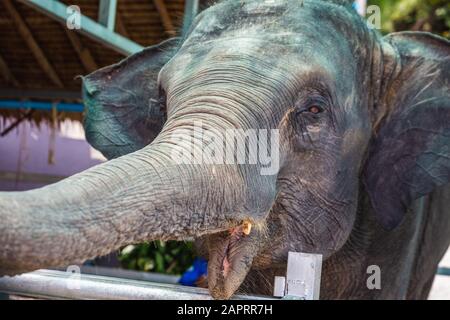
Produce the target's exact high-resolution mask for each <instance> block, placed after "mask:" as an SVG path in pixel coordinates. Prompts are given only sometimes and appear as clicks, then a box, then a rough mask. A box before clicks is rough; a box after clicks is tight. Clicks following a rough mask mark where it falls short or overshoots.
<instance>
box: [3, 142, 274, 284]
mask: <svg viewBox="0 0 450 320" xmlns="http://www.w3.org/2000/svg"><path fill="white" fill-rule="evenodd" d="M173 149H174V146H173V145H172V144H170V143H168V142H165V141H162V140H159V142H156V141H155V142H154V143H153V144H151V145H149V146H147V147H145V148H144V149H141V150H139V151H137V152H135V153H132V154H129V155H126V156H123V157H120V158H117V159H114V160H111V161H109V162H106V163H104V164H101V165H99V166H96V167H94V168H91V169H89V170H87V171H85V172H82V173H80V174H77V175H74V176H72V177H70V178H67V179H65V180H63V181H61V182H59V183H56V184H53V185H50V186H47V187H44V188H41V189H36V190H31V191H26V192H2V193H0V246H1V248H2V249H1V250H0V275H2V274H3V275H5V274H8V275H12V274H17V273H22V272H27V271H31V270H35V269H39V268H50V267H61V266H67V265H70V264H78V263H82V262H83V261H85V260H87V259H90V258H93V257H96V256H99V255H104V254H107V253H109V252H111V251H113V250H116V249H119V248H120V247H121V246H124V245H127V244H131V243H138V242H143V241H150V240H155V239H162V240H182V239H188V238H192V237H198V236H202V235H206V234H210V233H216V232H220V231H224V230H227V229H229V228H232V227H235V226H236V225H237V224H239V223H240V222H241V221H242V220H243V219H246V218H248V217H249V216H253V217H255V216H258V215H259V216H261V215H262V214H265V212H266V211H267V210H268V208H269V207H270V202H269V203H267V204H261V203H260V202H258V201H256V199H255V198H254V196H253V195H254V194H255V195H256V194H257V192H256V193H255V190H252V191H251V192H249V189H248V188H249V183H250V184H252V185H253V186H257V185H258V184H257V183H256V184H255V183H251V182H249V180H248V179H247V178H246V175H245V174H244V173H243V172H242V171H241V170H240V168H239V166H231V165H230V166H227V165H223V166H205V165H189V164H178V163H176V161H174V160H173V157H172V156H171V152H172V151H173Z"/></svg>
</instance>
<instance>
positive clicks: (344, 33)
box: [0, 0, 450, 299]
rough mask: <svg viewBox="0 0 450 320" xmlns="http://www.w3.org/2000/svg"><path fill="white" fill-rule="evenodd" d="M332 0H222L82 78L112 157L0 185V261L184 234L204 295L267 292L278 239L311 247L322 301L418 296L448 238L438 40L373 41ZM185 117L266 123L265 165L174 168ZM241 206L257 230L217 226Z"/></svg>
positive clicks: (93, 119) (283, 244)
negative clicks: (204, 281)
mask: <svg viewBox="0 0 450 320" xmlns="http://www.w3.org/2000/svg"><path fill="white" fill-rule="evenodd" d="M349 2H350V1H349ZM344 3H346V1H320V0H309V1H308V0H305V1H304V2H303V5H301V1H298V0H292V1H287V0H286V1H282V0H278V1H272V2H267V3H265V2H264V1H250V0H248V1H234V0H233V1H223V2H221V3H219V4H217V5H214V6H213V7H210V8H209V9H207V10H205V11H204V12H203V13H201V14H200V15H199V17H198V18H197V19H196V21H195V23H194V25H193V26H192V28H191V30H190V32H189V33H188V35H187V36H186V37H185V38H184V39H172V40H169V41H166V42H165V43H163V44H161V45H160V46H158V47H151V48H148V49H146V50H145V51H144V52H142V53H138V54H136V55H134V56H132V57H130V58H128V59H126V60H124V61H122V62H121V63H119V64H117V65H114V66H111V67H107V68H104V69H101V70H99V71H97V72H95V73H93V74H91V75H89V76H87V77H85V78H84V90H85V101H86V105H87V108H88V110H87V114H86V121H85V128H86V133H87V138H88V140H89V141H90V143H91V144H92V145H93V146H94V147H96V148H97V149H99V150H101V151H102V152H103V153H104V154H105V155H106V156H107V157H109V158H115V159H114V160H111V161H109V162H107V163H106V164H102V165H100V166H97V167H95V168H92V169H90V170H87V171H86V172H83V173H81V174H78V175H75V176H73V177H70V178H68V179H66V180H64V181H62V182H60V183H57V184H54V185H51V186H48V187H45V188H43V189H39V190H35V191H28V192H23V193H0V218H1V219H0V245H1V248H2V250H1V251H0V273H1V274H17V273H21V272H25V271H29V270H34V269H37V268H43V267H56V266H64V265H69V264H73V263H80V262H82V261H84V260H86V259H88V258H92V257H95V256H98V255H102V254H106V253H108V252H111V251H112V250H116V249H118V248H119V247H121V246H123V245H126V244H130V243H137V242H142V241H149V240H154V239H163V240H169V239H174V240H183V239H189V238H192V237H194V238H197V239H198V241H197V244H198V247H199V250H200V252H201V253H202V254H204V255H205V256H208V258H209V274H208V283H209V288H210V291H211V294H212V295H213V296H214V297H215V298H229V297H230V296H231V295H232V294H233V293H234V292H235V291H236V290H238V288H240V290H241V291H243V292H252V293H261V294H270V293H271V287H272V281H273V276H274V275H276V274H282V273H283V272H284V270H285V265H286V258H287V253H288V251H290V250H291V251H302V252H314V253H322V254H323V255H324V258H325V259H326V260H325V263H324V270H323V277H322V289H321V298H324V299H346V298H350V299H355V298H364V299H367V298H369V299H371V298H378V299H381V298H384V299H386V298H389V299H420V298H426V296H427V294H428V291H429V289H430V286H431V283H432V280H433V277H434V273H435V271H436V267H437V264H438V261H439V260H440V258H441V256H442V255H443V253H444V252H445V250H446V248H447V247H448V245H449V241H450V212H449V209H448V203H449V201H450V186H449V185H448V182H449V179H450V168H449V166H450V160H449V159H450V99H449V96H450V94H449V78H450V75H449V70H450V60H449V56H450V46H449V42H448V41H447V40H445V39H442V38H439V37H436V36H433V35H431V34H426V33H409V32H405V33H396V34H392V35H389V36H387V37H384V38H381V36H379V34H378V33H377V32H375V31H372V30H369V29H368V28H367V26H366V24H365V23H364V22H363V21H362V20H361V19H360V18H359V17H358V16H357V14H356V13H355V12H354V11H353V10H352V9H351V8H349V6H348V5H344ZM314 106H316V107H318V108H319V110H320V112H319V113H315V112H314V109H315V108H311V107H314ZM316 111H317V110H316ZM196 120H202V121H203V125H204V127H205V128H206V129H208V128H214V129H217V130H220V131H222V130H225V129H229V128H241V129H279V130H280V170H279V172H277V174H275V175H272V176H262V175H260V173H259V172H260V171H259V169H260V165H178V164H177V163H176V162H175V161H174V160H173V159H172V157H171V154H172V153H173V150H175V149H176V150H183V149H186V148H187V147H188V146H187V145H186V144H185V143H183V142H179V143H176V142H174V141H173V140H171V133H173V132H174V130H176V129H179V128H184V129H187V132H186V135H190V134H191V133H189V132H191V131H192V126H193V122H194V121H196ZM196 145H197V147H199V148H200V145H198V143H197V142H196ZM244 219H249V220H251V221H253V222H254V224H255V225H258V227H254V228H253V230H252V232H251V234H250V235H249V236H244V235H243V234H242V231H241V230H240V229H239V228H237V229H235V230H237V231H236V232H235V234H234V235H230V234H229V232H228V231H227V230H229V229H230V228H233V227H236V226H238V225H240V224H241V222H242V220H244ZM225 257H226V258H227V260H228V261H229V262H230V264H231V271H229V272H228V273H227V274H226V275H224V272H223V268H224V267H223V265H224V258H225ZM372 264H375V265H378V266H380V268H381V272H382V274H381V277H382V278H381V279H382V283H381V285H382V289H381V290H369V289H367V287H366V280H367V277H368V274H366V270H367V267H368V266H369V265H372Z"/></svg>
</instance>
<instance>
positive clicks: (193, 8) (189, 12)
mask: <svg viewBox="0 0 450 320" xmlns="http://www.w3.org/2000/svg"><path fill="white" fill-rule="evenodd" d="M198 10H199V2H198V0H186V1H185V4H184V17H183V30H182V35H183V36H185V35H186V33H187V32H188V31H189V28H190V27H191V24H192V22H193V21H194V19H195V17H196V16H197V14H198Z"/></svg>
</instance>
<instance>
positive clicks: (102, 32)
mask: <svg viewBox="0 0 450 320" xmlns="http://www.w3.org/2000/svg"><path fill="white" fill-rule="evenodd" d="M19 1H20V2H21V3H23V4H25V5H27V6H30V7H31V8H34V9H36V10H38V11H40V12H42V13H43V14H45V15H47V16H49V17H50V18H52V19H55V20H57V21H59V22H61V23H66V20H67V8H68V7H67V5H65V4H64V3H62V2H60V1H56V0H19ZM80 27H81V29H79V30H78V29H77V31H78V32H80V33H82V34H83V35H85V36H87V37H89V38H91V39H92V40H94V41H97V42H99V43H101V44H103V45H104V46H106V47H108V48H111V49H112V50H115V51H117V52H120V53H122V54H124V55H130V54H133V53H136V52H139V51H142V50H143V49H144V47H143V46H141V45H139V44H138V43H136V42H133V41H131V40H129V39H128V38H125V37H123V36H121V35H119V34H117V33H115V32H113V31H111V30H108V29H107V28H106V27H104V26H102V25H101V24H99V23H97V22H95V21H94V20H92V19H90V18H88V17H86V16H85V15H83V14H82V15H81V16H80Z"/></svg>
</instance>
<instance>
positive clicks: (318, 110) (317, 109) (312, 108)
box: [308, 105, 323, 114]
mask: <svg viewBox="0 0 450 320" xmlns="http://www.w3.org/2000/svg"><path fill="white" fill-rule="evenodd" d="M322 111H323V108H322V107H320V106H318V105H312V106H310V107H309V108H308V112H311V113H313V114H318V113H321V112H322Z"/></svg>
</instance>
